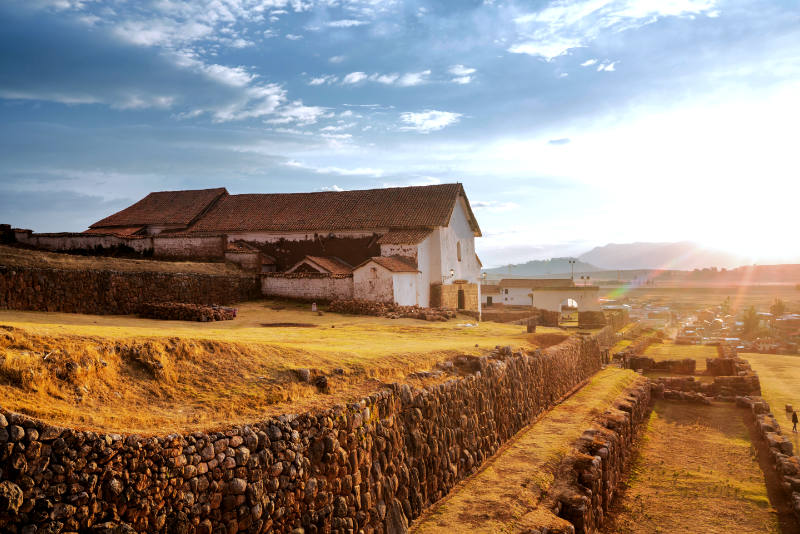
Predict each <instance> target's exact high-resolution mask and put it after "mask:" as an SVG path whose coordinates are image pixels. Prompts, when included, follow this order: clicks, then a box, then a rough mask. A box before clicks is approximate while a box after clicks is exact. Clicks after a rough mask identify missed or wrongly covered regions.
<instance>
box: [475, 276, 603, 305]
mask: <svg viewBox="0 0 800 534" xmlns="http://www.w3.org/2000/svg"><path fill="white" fill-rule="evenodd" d="M484 287H486V286H484ZM490 287H491V289H490V290H489V291H487V293H488V294H486V295H485V296H484V297H483V301H482V304H483V305H484V306H486V305H488V302H489V299H490V298H491V299H492V304H503V305H505V306H531V307H534V308H538V309H541V310H550V311H557V312H560V311H561V308H562V306H568V305H569V306H572V305H574V304H577V307H578V310H580V311H600V310H601V307H600V299H599V292H600V288H599V287H597V286H588V285H587V286H577V285H575V282H574V281H573V280H571V279H569V278H561V279H559V278H504V279H502V280H500V282H499V283H498V284H497V285H496V286H490ZM571 301H572V302H571Z"/></svg>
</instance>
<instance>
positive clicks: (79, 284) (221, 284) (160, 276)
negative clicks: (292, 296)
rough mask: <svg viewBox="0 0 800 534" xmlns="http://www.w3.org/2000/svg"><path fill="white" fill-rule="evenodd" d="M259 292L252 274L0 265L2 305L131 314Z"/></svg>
mask: <svg viewBox="0 0 800 534" xmlns="http://www.w3.org/2000/svg"><path fill="white" fill-rule="evenodd" d="M259 297H260V291H259V287H258V279H257V277H255V276H224V275H207V274H195V273H165V272H150V271H145V272H128V271H99V270H71V269H45V268H38V267H18V266H15V267H11V266H6V265H0V309H9V310H33V311H57V312H68V313H91V314H101V315H103V314H135V313H137V312H138V311H139V308H140V306H141V305H142V304H145V303H147V302H184V303H191V304H232V303H234V302H240V301H244V300H250V299H254V298H259Z"/></svg>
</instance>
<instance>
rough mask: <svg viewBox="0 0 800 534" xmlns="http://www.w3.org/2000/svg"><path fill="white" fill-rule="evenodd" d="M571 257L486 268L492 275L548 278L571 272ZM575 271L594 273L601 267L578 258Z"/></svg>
mask: <svg viewBox="0 0 800 534" xmlns="http://www.w3.org/2000/svg"><path fill="white" fill-rule="evenodd" d="M569 260H570V258H552V259H549V260H531V261H529V262H527V263H520V264H518V265H514V264H512V265H504V266H502V267H495V268H493V269H484V271H485V272H486V273H488V274H490V275H503V276H511V277H519V278H521V277H526V276H534V277H540V278H547V277H548V276H550V275H564V274H569V273H570V264H569ZM574 270H575V273H576V274H577V273H593V272H596V271H600V270H602V269H600V268H599V267H596V266H594V265H591V264H589V263H586V262H584V261H580V260H577V261H576V262H575V265H574Z"/></svg>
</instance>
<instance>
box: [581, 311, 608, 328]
mask: <svg viewBox="0 0 800 534" xmlns="http://www.w3.org/2000/svg"><path fill="white" fill-rule="evenodd" d="M606 324H608V321H606V315H605V314H604V313H603V312H601V311H579V312H578V328H603V327H604V326H605V325H606Z"/></svg>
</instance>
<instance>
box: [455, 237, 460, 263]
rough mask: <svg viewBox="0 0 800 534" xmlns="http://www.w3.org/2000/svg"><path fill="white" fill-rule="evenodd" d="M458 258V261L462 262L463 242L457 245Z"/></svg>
mask: <svg viewBox="0 0 800 534" xmlns="http://www.w3.org/2000/svg"><path fill="white" fill-rule="evenodd" d="M456 256H457V257H458V261H461V241H458V242H457V243H456Z"/></svg>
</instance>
